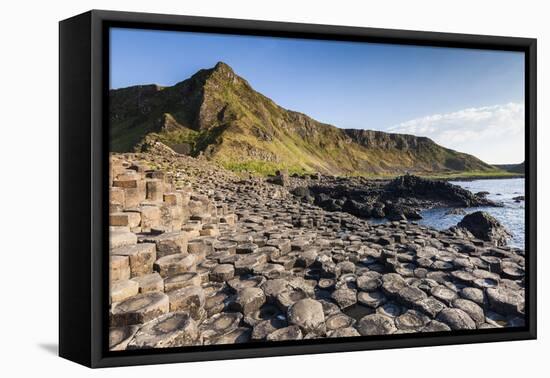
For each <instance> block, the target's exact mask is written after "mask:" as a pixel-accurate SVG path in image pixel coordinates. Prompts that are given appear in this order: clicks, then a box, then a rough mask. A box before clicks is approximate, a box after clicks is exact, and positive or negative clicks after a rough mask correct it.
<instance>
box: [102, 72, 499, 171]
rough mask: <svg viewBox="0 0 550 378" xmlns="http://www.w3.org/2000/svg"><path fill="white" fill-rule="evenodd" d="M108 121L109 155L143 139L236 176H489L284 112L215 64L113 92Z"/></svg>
mask: <svg viewBox="0 0 550 378" xmlns="http://www.w3.org/2000/svg"><path fill="white" fill-rule="evenodd" d="M110 121H111V150H112V151H116V152H127V151H132V150H136V149H137V150H140V149H142V148H143V141H144V139H145V137H148V138H147V139H148V140H151V138H153V139H156V140H158V141H160V142H162V143H164V144H166V145H168V146H170V147H171V148H173V149H174V150H175V151H176V152H179V153H184V154H189V155H193V156H197V155H199V154H202V155H204V156H206V157H207V158H209V159H211V160H216V161H218V162H220V163H222V164H223V165H224V166H226V167H227V168H229V169H234V170H242V169H248V170H253V171H256V172H259V173H273V172H274V171H275V170H277V169H281V168H286V169H289V170H290V171H296V172H314V171H317V172H321V173H324V174H333V175H343V174H347V175H349V174H352V175H356V174H358V175H395V174H401V173H405V172H416V173H420V174H438V173H446V172H465V171H482V172H485V171H486V172H490V171H495V168H494V167H492V166H490V165H488V164H486V163H484V162H482V161H481V160H479V159H477V158H475V157H473V156H470V155H467V154H463V153H459V152H456V151H453V150H449V149H446V148H444V147H442V146H439V145H437V144H436V143H434V142H433V141H432V140H430V139H428V138H425V137H416V136H412V135H401V134H390V133H384V132H380V131H371V130H350V129H339V128H337V127H334V126H332V125H328V124H324V123H321V122H318V121H316V120H314V119H312V118H310V117H308V116H307V115H305V114H302V113H298V112H294V111H289V110H286V109H283V108H281V107H280V106H278V105H277V104H275V103H274V102H273V101H272V100H270V99H269V98H267V97H265V96H264V95H262V94H260V93H258V92H256V91H255V90H254V89H253V88H252V87H251V86H250V84H249V83H248V82H247V81H246V80H245V79H243V78H241V77H239V76H238V75H237V74H235V72H234V71H233V70H232V69H231V68H230V67H229V66H228V65H226V64H224V63H221V62H220V63H218V64H217V65H216V66H215V67H213V68H211V69H205V70H200V71H198V72H197V73H196V74H195V75H193V76H192V77H191V78H189V79H187V80H185V81H182V82H180V83H178V84H176V85H174V86H171V87H159V86H156V85H142V86H135V87H129V88H124V89H118V90H113V91H111V93H110Z"/></svg>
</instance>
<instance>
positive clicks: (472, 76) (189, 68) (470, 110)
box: [110, 29, 524, 163]
mask: <svg viewBox="0 0 550 378" xmlns="http://www.w3.org/2000/svg"><path fill="white" fill-rule="evenodd" d="M523 59H524V58H523V54H522V53H516V52H498V51H487V50H468V49H450V48H433V47H419V46H403V45H383V44H367V43H353V42H334V41H318V40H296V39H285V38H269V37H252V36H230V35H219V34H218V35H217V34H203V33H188V32H170V31H150V30H135V29H113V30H112V31H111V83H110V85H111V88H121V87H126V86H130V85H136V84H150V83H156V84H160V85H173V84H175V83H177V82H179V81H182V80H185V79H186V78H188V77H189V76H191V75H193V74H194V73H195V72H196V71H198V70H199V69H201V68H209V67H212V66H214V65H215V64H216V62H218V61H224V62H225V63H227V64H229V65H230V66H231V67H233V69H234V70H235V72H236V73H237V74H238V75H240V76H242V77H244V78H245V79H246V80H248V82H249V83H250V84H251V85H252V86H253V87H254V88H255V89H256V90H257V91H259V92H261V93H263V94H264V95H266V96H268V97H270V98H271V99H273V100H274V101H275V102H276V103H278V104H279V105H281V106H283V107H285V108H287V109H292V110H296V111H300V112H303V113H306V114H308V115H309V116H311V117H313V118H315V119H317V120H319V121H322V122H326V123H330V124H333V125H335V126H338V127H342V128H358V129H376V130H384V131H393V132H404V133H412V134H417V135H421V134H422V135H425V136H429V137H431V138H432V139H434V140H435V141H436V142H438V143H441V144H443V145H444V146H446V147H450V148H454V149H457V150H460V151H463V152H468V153H472V154H474V155H476V156H478V157H480V158H482V159H483V160H485V161H487V162H489V163H512V162H520V161H523V154H524V153H523V139H522V138H523V104H524V89H523V88H524V77H523V76H524V60H523ZM487 142H491V143H490V144H491V146H488V145H487ZM512 151H513V152H512Z"/></svg>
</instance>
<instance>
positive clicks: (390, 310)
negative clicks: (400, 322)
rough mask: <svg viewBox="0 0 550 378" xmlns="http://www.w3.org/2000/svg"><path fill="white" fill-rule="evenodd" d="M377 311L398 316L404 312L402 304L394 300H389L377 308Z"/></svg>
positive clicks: (390, 315)
mask: <svg viewBox="0 0 550 378" xmlns="http://www.w3.org/2000/svg"><path fill="white" fill-rule="evenodd" d="M376 312H377V313H379V314H382V315H385V316H389V317H396V316H399V315H401V314H402V313H403V311H402V309H401V306H399V305H398V304H396V303H393V302H387V303H384V304H383V305H381V306H379V307H378V308H376Z"/></svg>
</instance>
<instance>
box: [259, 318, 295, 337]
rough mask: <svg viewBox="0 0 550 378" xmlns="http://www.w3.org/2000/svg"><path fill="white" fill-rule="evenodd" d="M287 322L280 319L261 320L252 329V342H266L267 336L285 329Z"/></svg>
mask: <svg viewBox="0 0 550 378" xmlns="http://www.w3.org/2000/svg"><path fill="white" fill-rule="evenodd" d="M287 325H288V324H287V322H286V321H284V320H281V319H276V318H275V319H269V320H262V321H260V322H259V323H256V325H254V328H253V329H252V336H251V338H252V340H266V339H267V336H268V335H270V334H272V333H273V332H275V331H276V330H278V329H281V328H284V327H287Z"/></svg>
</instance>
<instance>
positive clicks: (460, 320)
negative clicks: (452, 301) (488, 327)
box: [437, 308, 476, 330]
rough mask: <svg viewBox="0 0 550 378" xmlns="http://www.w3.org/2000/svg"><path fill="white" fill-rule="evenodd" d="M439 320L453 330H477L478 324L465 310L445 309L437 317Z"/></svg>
mask: <svg viewBox="0 0 550 378" xmlns="http://www.w3.org/2000/svg"><path fill="white" fill-rule="evenodd" d="M437 320H438V321H440V322H442V323H445V324H447V325H448V326H449V327H450V328H451V329H453V330H459V329H476V323H475V322H474V321H473V320H472V318H471V317H470V316H469V315H468V314H467V313H466V312H464V311H463V310H461V309H458V308H445V309H443V310H441V312H440V313H439V314H438V315H437Z"/></svg>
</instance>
